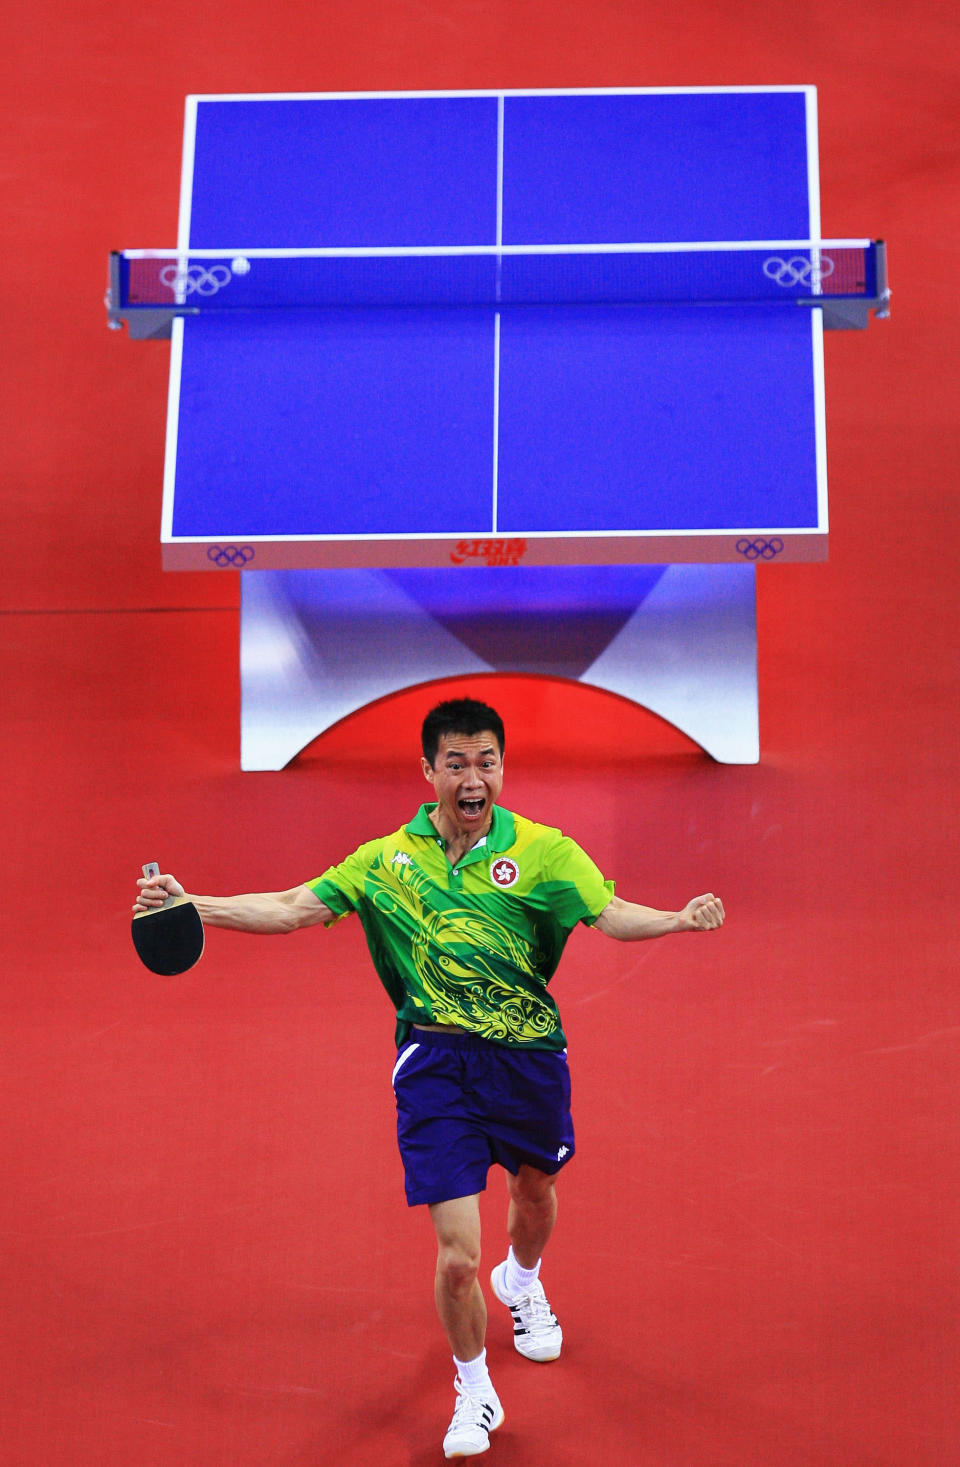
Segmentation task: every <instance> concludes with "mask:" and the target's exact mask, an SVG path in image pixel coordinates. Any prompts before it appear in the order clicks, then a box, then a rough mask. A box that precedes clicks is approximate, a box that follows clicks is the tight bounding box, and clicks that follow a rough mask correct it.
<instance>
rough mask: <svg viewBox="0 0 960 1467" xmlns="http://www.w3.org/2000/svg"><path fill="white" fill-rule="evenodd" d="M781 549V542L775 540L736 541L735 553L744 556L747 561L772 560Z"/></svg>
mask: <svg viewBox="0 0 960 1467" xmlns="http://www.w3.org/2000/svg"><path fill="white" fill-rule="evenodd" d="M782 549H783V541H782V540H781V539H779V538H777V539H775V540H738V541H737V551H738V553H739V554H740V555H743V556H746V558H747V560H774V559H775V558H776V556H778V555H779V554H780V552H781V550H782Z"/></svg>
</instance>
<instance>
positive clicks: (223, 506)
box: [108, 87, 887, 768]
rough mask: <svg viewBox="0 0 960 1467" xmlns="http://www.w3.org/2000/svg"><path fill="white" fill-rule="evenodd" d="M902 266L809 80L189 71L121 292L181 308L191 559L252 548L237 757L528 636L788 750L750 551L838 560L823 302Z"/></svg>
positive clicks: (628, 690)
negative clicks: (832, 187) (433, 78)
mask: <svg viewBox="0 0 960 1467" xmlns="http://www.w3.org/2000/svg"><path fill="white" fill-rule="evenodd" d="M886 300H887V290H886V272H885V256H884V253H883V248H882V246H878V245H877V244H875V243H874V242H872V241H870V240H863V239H861V240H840V241H823V240H822V239H821V230H820V211H819V185H818V159H817V125H816V94H815V90H814V89H813V88H811V87H740V88H709V89H708V88H665V89H664V88H661V89H590V90H563V91H560V90H558V91H543V90H540V91H501V92H436V93H351V94H291V95H280V94H277V95H254V96H250V95H241V96H195V97H190V98H188V99H187V106H186V120H185V132H184V154H183V174H182V189H181V200H180V223H179V229H178V238H177V245H176V248H175V249H168V250H128V251H124V252H122V253H119V252H118V253H116V254H115V255H114V256H113V257H112V266H111V287H110V295H109V300H108V304H109V307H110V315H111V323H112V324H119V323H120V321H121V320H125V321H126V322H127V323H128V328H129V330H130V334H131V335H139V336H149V335H166V334H169V335H170V337H171V371H170V394H169V403H168V431H167V444H166V461H165V470H164V488H163V508H162V523H161V542H162V547H163V563H164V565H165V567H167V568H169V569H197V568H202V569H206V570H217V569H240V570H242V571H243V576H242V586H243V592H242V606H243V613H242V623H241V667H242V676H243V688H244V715H243V723H244V728H243V739H242V743H243V755H242V762H243V764H244V767H246V768H263V767H271V768H273V767H279V766H280V765H281V764H282V763H285V762H287V760H288V759H289V758H291V757H293V754H295V753H296V752H297V751H298V750H299V749H300V748H302V747H303V746H304V744H305V743H307V742H309V740H310V739H311V738H312V737H314V736H315V735H316V733H318V732H320V731H322V729H323V728H324V727H328V726H329V725H330V724H331V723H332V722H335V721H337V719H339V718H340V717H343V716H344V714H345V713H346V712H349V711H351V710H352V709H353V708H356V707H358V706H361V705H362V704H363V703H366V702H368V701H370V699H371V698H372V697H374V696H377V695H379V694H382V693H383V692H387V691H392V690H393V689H395V688H397V687H403V686H409V685H411V684H412V683H415V682H425V681H429V680H431V679H432V678H436V677H441V676H445V675H449V674H460V673H475V672H483V671H491V670H505V669H516V670H527V671H545V672H548V673H550V674H552V675H563V676H575V677H578V678H580V680H582V681H585V682H591V683H594V684H596V685H598V686H604V687H607V688H610V689H612V690H614V691H617V692H620V693H623V694H624V696H630V697H633V698H635V699H636V700H637V701H640V702H643V703H645V704H646V705H647V706H650V707H653V708H654V709H655V711H658V712H661V713H663V715H664V716H666V717H668V718H670V719H671V721H673V722H678V723H679V725H680V726H681V727H683V728H685V729H686V731H688V732H690V733H691V736H692V737H694V738H696V739H697V740H698V741H699V742H701V743H702V744H703V745H704V747H706V748H708V749H709V750H710V752H712V753H713V754H714V755H715V757H718V758H721V759H725V758H729V759H733V760H736V761H740V760H752V759H755V758H757V757H758V755H759V746H758V739H757V733H756V725H757V719H756V675H755V651H756V648H755V628H754V612H753V595H754V580H753V577H754V567H755V565H756V564H757V563H764V562H772V561H781V562H785V561H789V560H819V559H823V558H825V556H826V545H827V531H828V518H827V486H826V410H825V389H824V373H823V329H824V324H825V323H826V324H827V325H832V326H842V327H846V326H863V325H865V324H866V321H867V317H868V313H869V312H870V311H871V310H872V311H874V312H875V313H877V314H885V312H886ZM548 624H549V626H548ZM518 628H527V629H528V634H525V633H523V632H522V631H518ZM558 645H559V646H560V650H559V651H558ZM707 665H709V666H710V667H712V668H713V672H712V673H709V674H707V673H706V672H705V671H704V668H705V667H706V666H707ZM291 669H292V671H291Z"/></svg>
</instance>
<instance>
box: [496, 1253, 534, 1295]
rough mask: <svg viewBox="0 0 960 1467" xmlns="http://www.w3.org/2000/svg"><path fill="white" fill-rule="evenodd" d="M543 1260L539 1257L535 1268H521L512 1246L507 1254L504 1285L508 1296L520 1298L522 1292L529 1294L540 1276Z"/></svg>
mask: <svg viewBox="0 0 960 1467" xmlns="http://www.w3.org/2000/svg"><path fill="white" fill-rule="evenodd" d="M542 1262H543V1259H542V1258H538V1259H537V1261H536V1263H535V1264H534V1265H533V1268H521V1267H520V1265H519V1263H518V1262H517V1257H516V1254H515V1253H514V1251H513V1248H512V1247H511V1249H510V1251H509V1253H508V1254H507V1266H506V1269H505V1270H504V1275H503V1287H504V1290H505V1292H506V1294H507V1296H508V1298H510V1299H519V1298H520V1296H521V1295H522V1294H529V1292H530V1289H531V1288H532V1286H533V1285H534V1284H535V1283H536V1282H537V1279H538V1278H539V1277H540V1265H541V1263H542Z"/></svg>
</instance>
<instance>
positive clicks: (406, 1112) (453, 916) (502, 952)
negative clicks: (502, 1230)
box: [134, 698, 724, 1457]
mask: <svg viewBox="0 0 960 1467" xmlns="http://www.w3.org/2000/svg"><path fill="white" fill-rule="evenodd" d="M422 748H423V757H422V759H421V768H422V770H423V775H424V778H425V779H426V780H427V781H428V783H429V784H431V785H432V786H433V791H434V794H435V797H436V798H435V800H434V801H433V802H431V803H429V804H425V805H423V806H421V808H420V810H419V811H418V813H417V815H416V816H415V817H414V819H413V820H411V821H410V823H409V824H408V825H405V826H403V827H402V828H401V829H400V830H397V831H394V832H393V833H392V834H391V835H388V836H385V837H383V838H381V839H378V840H373V841H370V842H368V843H367V844H365V845H362V846H361V847H360V848H359V850H357V851H355V852H354V854H353V855H352V856H348V857H347V859H346V860H345V861H343V862H341V863H340V864H339V865H337V866H331V867H330V868H329V870H327V871H325V872H324V873H323V875H322V876H320V877H317V878H316V879H315V880H312V881H308V882H306V883H305V884H304V885H302V886H297V887H293V888H292V889H291V890H290V891H284V892H269V893H266V892H264V893H259V894H254V895H248V896H233V897H193V898H192V900H193V901H194V902H195V904H196V906H197V908H198V909H199V912H200V915H201V917H202V919H203V921H204V923H205V924H206V925H208V926H212V927H230V928H235V929H239V930H241V931H244V932H264V933H271V932H289V931H293V930H294V929H296V928H300V927H310V926H313V925H315V924H317V923H324V924H325V925H328V926H329V925H330V924H332V923H333V922H336V921H339V920H340V918H341V917H344V916H346V915H347V913H349V912H356V913H357V914H358V916H359V918H360V921H361V923H362V925H363V930H364V933H365V935H366V939H367V945H368V947H369V950H370V956H371V958H372V959H373V964H374V967H375V968H376V971H377V974H378V975H379V977H380V980H381V982H382V983H383V986H384V987H385V989H386V990H387V993H388V994H389V995H390V999H391V1001H392V1003H393V1005H394V1008H395V1010H396V1015H397V1032H396V1039H397V1059H396V1065H395V1067H394V1071H393V1084H394V1092H395V1095H396V1103H397V1134H398V1139H399V1144H400V1153H401V1156H402V1158H403V1165H404V1172H405V1186H406V1194H407V1201H408V1203H409V1205H410V1206H416V1205H419V1204H425V1205H426V1206H427V1207H428V1208H429V1211H430V1216H431V1218H432V1221H433V1226H434V1229H435V1231H436V1237H437V1272H436V1279H435V1299H436V1305H437V1311H438V1313H439V1316H440V1320H441V1323H442V1324H443V1327H444V1330H445V1331H446V1335H447V1339H448V1340H449V1343H450V1348H451V1350H452V1352H453V1358H454V1364H455V1366H456V1370H457V1375H456V1380H455V1383H454V1384H455V1390H456V1393H457V1401H456V1408H455V1410H454V1414H453V1420H452V1421H451V1423H450V1428H449V1430H448V1432H447V1434H446V1437H445V1438H444V1443H443V1448H444V1452H445V1454H446V1456H447V1457H471V1456H476V1455H478V1454H479V1453H481V1452H485V1451H486V1450H487V1448H488V1447H489V1445H490V1432H491V1431H494V1430H495V1429H496V1428H497V1427H498V1426H500V1425H501V1423H502V1421H503V1419H504V1413H503V1407H502V1406H501V1404H500V1401H499V1398H498V1396H497V1393H496V1391H495V1389H494V1387H493V1382H492V1381H491V1379H490V1374H489V1371H488V1369H487V1363H486V1350H485V1348H484V1338H485V1333H486V1322H487V1312H486V1305H485V1303H484V1296H483V1292H482V1290H481V1287H480V1283H479V1268H480V1209H479V1194H480V1193H481V1192H482V1191H483V1190H484V1188H485V1187H486V1182H487V1172H488V1170H489V1168H490V1166H491V1165H492V1164H494V1163H496V1164H498V1165H500V1166H502V1167H503V1168H504V1170H505V1172H506V1175H507V1187H508V1191H509V1208H508V1213H507V1232H508V1235H509V1238H510V1247H509V1250H508V1253H507V1257H506V1259H505V1260H504V1261H503V1262H502V1263H500V1264H499V1265H498V1266H497V1267H496V1268H495V1269H494V1270H493V1273H492V1274H491V1277H490V1284H491V1288H492V1290H493V1293H494V1295H495V1296H496V1298H497V1299H498V1300H500V1302H501V1303H503V1304H504V1305H506V1307H507V1308H508V1309H509V1310H510V1313H511V1315H512V1317H513V1325H514V1345H515V1347H516V1349H517V1350H518V1351H519V1352H520V1354H521V1355H524V1356H526V1358H527V1359H528V1360H535V1361H547V1360H555V1359H556V1358H557V1357H558V1355H559V1354H560V1349H561V1344H562V1339H563V1336H562V1332H561V1329H560V1325H559V1323H558V1321H557V1318H556V1315H555V1314H554V1313H553V1311H552V1309H551V1308H550V1305H549V1303H548V1302H547V1298H546V1295H545V1293H544V1289H543V1285H542V1283H541V1282H540V1278H539V1273H540V1262H541V1256H542V1253H543V1250H544V1248H545V1246H546V1244H547V1240H548V1239H549V1237H550V1234H551V1232H552V1230H553V1225H554V1221H555V1219H556V1213H557V1199H556V1191H555V1181H556V1175H557V1173H558V1172H559V1171H560V1169H561V1168H562V1167H563V1166H564V1165H565V1164H566V1163H567V1162H568V1161H569V1160H570V1158H571V1157H572V1156H573V1153H574V1133H573V1124H572V1121H571V1117H570V1077H569V1073H568V1070H567V1050H566V1039H565V1037H564V1034H563V1030H562V1028H561V1026H560V1015H559V1013H558V1010H557V1006H556V1003H555V1002H554V1000H553V998H552V997H551V996H550V994H549V992H548V987H547V985H548V984H549V982H550V979H551V978H552V977H553V974H554V972H555V970H556V967H557V964H558V963H559V961H560V956H561V953H562V952H563V948H564V945H565V943H566V941H567V938H568V937H569V936H570V933H571V932H572V931H573V929H574V927H575V926H576V925H577V923H578V922H583V923H585V924H586V925H587V926H592V927H596V928H597V929H598V930H599V931H600V932H603V933H605V934H606V935H607V936H608V937H613V938H616V939H617V940H618V941H621V942H631V941H639V940H642V939H645V938H651V937H662V936H665V935H666V934H667V933H671V932H705V931H709V930H710V929H712V928H716V927H719V926H721V924H722V922H723V917H724V913H723V904H722V903H721V902H720V900H719V899H718V898H717V897H715V896H713V895H712V894H708V895H706V896H701V897H695V898H694V899H693V900H692V901H690V902H688V903H687V905H686V906H685V907H684V908H683V910H682V911H679V912H660V911H655V910H654V909H653V908H651V907H643V906H637V905H636V904H634V903H632V902H627V901H623V900H622V899H621V898H620V897H617V896H615V895H614V894H613V883H612V882H610V881H605V880H604V878H603V876H602V875H601V874H600V872H599V871H598V869H597V867H596V866H595V865H594V864H593V862H592V861H591V860H590V858H589V857H588V856H587V855H586V854H585V853H584V852H583V851H582V850H581V849H580V847H579V846H578V845H576V843H575V842H574V841H572V840H571V839H570V838H569V837H568V836H564V835H562V834H561V833H560V831H559V830H554V829H552V828H551V827H549V826H545V825H538V824H536V823H535V822H533V821H532V820H527V819H525V818H524V817H523V816H522V815H514V814H511V813H510V812H509V811H507V810H504V809H503V808H502V807H501V806H499V805H498V804H497V803H496V801H497V798H498V796H499V794H500V790H501V786H502V784H503V754H504V729H503V723H502V720H501V719H500V717H499V715H498V714H497V713H495V712H494V710H493V709H492V708H488V707H487V706H486V705H485V704H483V703H479V702H476V701H474V700H473V699H469V698H463V699H456V700H452V701H449V702H445V703H441V704H439V705H438V706H437V707H436V708H434V709H433V710H432V711H431V712H430V713H429V714H428V715H427V718H426V719H425V721H424V725H423V731H422ZM138 885H139V887H140V895H139V898H138V901H137V904H136V907H135V909H134V910H137V911H146V910H150V909H151V908H154V907H157V906H160V905H162V903H163V901H164V899H165V898H166V897H167V896H168V895H171V894H172V895H175V896H179V895H182V894H183V888H182V887H181V886H180V884H179V883H178V882H176V881H175V880H174V879H173V877H172V876H159V877H152V878H143V879H141V880H140V881H139V882H138Z"/></svg>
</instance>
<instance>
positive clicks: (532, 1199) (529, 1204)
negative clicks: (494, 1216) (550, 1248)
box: [507, 1166, 557, 1269]
mask: <svg viewBox="0 0 960 1467" xmlns="http://www.w3.org/2000/svg"><path fill="white" fill-rule="evenodd" d="M507 1190H508V1191H509V1193H510V1205H509V1208H508V1209H507V1232H508V1233H509V1234H510V1242H511V1243H512V1244H513V1252H514V1256H515V1257H516V1260H517V1262H518V1263H519V1264H520V1266H521V1268H527V1269H530V1268H536V1266H537V1264H538V1263H539V1261H540V1258H541V1256H542V1254H543V1250H544V1248H545V1247H546V1246H547V1243H548V1241H549V1238H550V1234H551V1233H552V1232H553V1225H554V1223H555V1222H556V1220H557V1188H556V1177H552V1176H548V1175H547V1173H546V1172H540V1171H537V1169H536V1167H532V1166H522V1167H521V1168H520V1170H519V1171H518V1172H517V1175H516V1176H515V1177H514V1176H512V1175H511V1173H510V1172H507Z"/></svg>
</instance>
